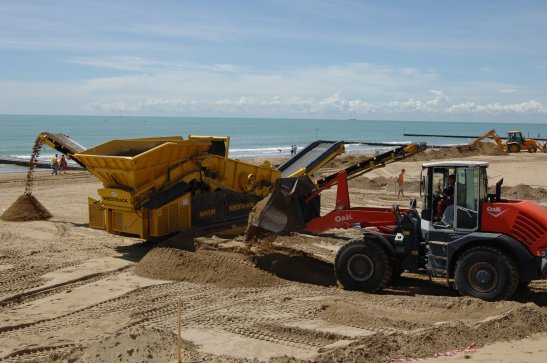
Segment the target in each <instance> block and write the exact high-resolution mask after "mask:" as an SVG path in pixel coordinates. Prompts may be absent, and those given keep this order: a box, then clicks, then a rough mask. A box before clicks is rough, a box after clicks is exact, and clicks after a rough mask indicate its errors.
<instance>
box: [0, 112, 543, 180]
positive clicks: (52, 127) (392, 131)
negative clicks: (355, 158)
mask: <svg viewBox="0 0 547 363" xmlns="http://www.w3.org/2000/svg"><path fill="white" fill-rule="evenodd" d="M0 127H1V130H2V134H1V135H2V136H1V139H0V141H1V142H0V158H2V157H4V158H17V159H25V160H28V159H29V158H30V154H31V151H32V146H33V144H34V141H35V139H36V137H37V136H38V135H39V134H40V133H41V132H43V131H49V132H52V133H64V134H67V135H69V136H70V137H71V138H72V139H74V140H75V141H77V142H78V143H80V144H81V145H83V146H85V147H93V146H96V145H99V144H102V143H104V142H107V141H109V140H112V139H128V138H137V137H151V136H175V135H180V136H183V137H184V138H186V137H187V136H188V135H214V136H226V135H228V136H230V138H231V140H230V157H232V158H240V159H250V158H254V157H261V158H263V157H266V158H267V157H279V156H288V155H290V147H291V145H293V144H294V145H296V146H297V147H298V149H302V148H303V147H305V146H306V145H308V144H309V143H311V142H313V141H315V140H341V141H346V142H347V145H346V152H348V153H353V152H370V151H373V150H376V149H385V148H382V147H378V146H371V145H366V144H361V142H383V143H395V144H397V143H407V142H418V141H425V142H427V143H429V144H432V145H455V144H463V143H467V142H468V141H469V140H467V139H461V138H436V137H408V136H404V135H403V134H404V133H414V134H419V133H421V134H443V135H444V134H447V135H482V134H484V133H486V132H487V131H489V130H490V129H496V131H497V133H498V134H499V135H500V136H505V135H506V134H507V131H508V130H514V129H519V130H521V131H522V132H523V135H524V136H530V137H542V138H547V122H546V123H541V124H538V123H520V122H517V121H516V122H514V123H487V122H482V123H481V122H464V121H462V122H431V121H375V120H353V119H352V120H325V119H266V118H206V117H203V118H202V117H132V116H131V117H130V116H51V115H48V116H40V115H0ZM54 153H55V152H54V150H52V149H49V148H47V147H44V149H43V150H42V153H41V156H40V159H43V160H49V159H51V156H52V155H53V154H54ZM14 171H26V168H24V167H15V166H11V165H0V173H5V172H14Z"/></svg>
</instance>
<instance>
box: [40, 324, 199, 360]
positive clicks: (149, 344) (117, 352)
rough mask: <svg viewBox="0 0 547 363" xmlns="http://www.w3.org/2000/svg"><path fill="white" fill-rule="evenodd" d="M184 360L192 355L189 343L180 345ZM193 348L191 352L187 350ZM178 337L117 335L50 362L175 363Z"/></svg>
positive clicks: (155, 333)
mask: <svg viewBox="0 0 547 363" xmlns="http://www.w3.org/2000/svg"><path fill="white" fill-rule="evenodd" d="M183 344H184V348H185V349H184V350H183V351H184V352H185V354H184V356H185V358H187V359H188V358H190V357H189V355H190V351H195V350H196V349H195V347H193V346H192V347H191V346H190V345H189V342H183ZM190 348H193V349H190ZM176 349H177V336H176V334H174V333H167V332H164V331H160V330H151V331H150V330H149V331H146V332H142V333H138V334H137V333H133V334H127V333H125V334H124V333H117V334H115V335H112V336H109V337H108V338H105V339H102V340H99V341H96V342H94V343H92V344H90V345H89V346H87V347H81V348H78V349H77V350H75V351H73V352H72V353H71V354H70V355H69V356H68V357H55V356H53V357H50V361H51V362H56V361H64V362H66V361H68V362H81V363H91V362H93V363H107V362H174V361H176V360H177V350H176Z"/></svg>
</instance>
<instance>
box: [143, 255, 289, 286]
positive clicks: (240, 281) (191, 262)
mask: <svg viewBox="0 0 547 363" xmlns="http://www.w3.org/2000/svg"><path fill="white" fill-rule="evenodd" d="M135 273H136V274H137V275H139V276H143V277H148V278H152V279H158V280H174V281H188V282H195V283H213V284H215V285H217V286H218V287H224V288H232V287H267V286H274V285H278V284H280V283H281V281H280V280H279V279H277V278H276V277H275V276H272V275H270V274H268V273H266V272H264V271H261V270H259V269H257V268H256V267H254V266H253V265H252V264H251V263H250V262H249V261H248V260H247V259H246V257H245V256H243V255H242V254H237V253H229V252H220V251H210V250H206V249H199V250H197V251H196V252H190V251H185V250H181V249H177V248H172V247H164V246H158V247H156V248H154V249H152V250H151V251H150V252H148V253H147V254H146V256H144V257H143V258H142V259H141V260H140V261H139V263H138V264H137V266H136V268H135Z"/></svg>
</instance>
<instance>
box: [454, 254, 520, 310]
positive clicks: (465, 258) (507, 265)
mask: <svg viewBox="0 0 547 363" xmlns="http://www.w3.org/2000/svg"><path fill="white" fill-rule="evenodd" d="M454 281H455V282H456V287H457V289H458V291H459V292H460V293H461V294H462V295H469V296H473V297H476V298H479V299H483V300H487V301H497V300H504V299H508V298H510V297H511V296H512V295H513V294H514V293H515V291H516V289H517V286H518V283H519V273H518V268H517V265H516V264H515V262H514V261H513V260H512V259H511V258H509V257H508V256H507V255H506V254H504V253H503V252H501V251H499V250H497V249H495V248H491V247H487V246H478V247H473V248H471V249H469V250H468V251H466V252H464V253H463V255H461V256H460V258H459V259H458V261H457V262H456V272H455V274H454Z"/></svg>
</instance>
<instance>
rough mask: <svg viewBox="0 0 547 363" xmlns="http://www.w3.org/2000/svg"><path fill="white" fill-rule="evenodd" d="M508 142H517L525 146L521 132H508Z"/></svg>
mask: <svg viewBox="0 0 547 363" xmlns="http://www.w3.org/2000/svg"><path fill="white" fill-rule="evenodd" d="M507 142H508V143H510V142H516V143H517V144H519V145H522V144H524V138H523V137H522V132H521V131H518V130H517V131H508V132H507Z"/></svg>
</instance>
